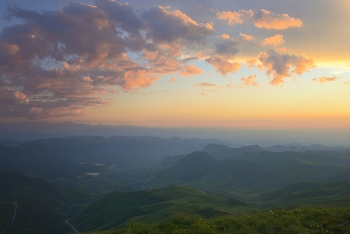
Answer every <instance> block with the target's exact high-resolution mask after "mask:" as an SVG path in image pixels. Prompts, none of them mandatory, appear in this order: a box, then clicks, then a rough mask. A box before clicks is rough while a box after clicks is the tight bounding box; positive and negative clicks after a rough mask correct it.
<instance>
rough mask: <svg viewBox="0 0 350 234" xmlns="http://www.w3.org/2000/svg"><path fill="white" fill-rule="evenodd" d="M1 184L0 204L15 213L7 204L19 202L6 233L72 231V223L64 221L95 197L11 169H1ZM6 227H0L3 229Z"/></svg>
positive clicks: (89, 193)
mask: <svg viewBox="0 0 350 234" xmlns="http://www.w3.org/2000/svg"><path fill="white" fill-rule="evenodd" d="M0 188H1V193H0V207H2V208H4V209H6V210H8V212H10V213H11V214H13V208H12V210H11V208H8V204H9V202H16V203H17V204H18V209H17V215H16V218H15V222H14V223H13V225H12V226H11V228H10V229H9V230H8V231H6V233H63V232H67V231H70V229H69V226H67V225H66V224H62V222H64V220H65V219H68V218H69V217H70V216H72V215H73V214H76V213H78V212H80V211H81V210H82V209H83V208H84V207H86V206H87V205H88V204H90V203H91V202H93V201H94V200H96V196H95V195H94V194H93V193H91V192H87V191H84V192H82V191H79V190H78V189H69V190H68V189H63V188H60V187H58V186H56V185H53V184H51V183H49V182H47V181H44V180H40V179H37V178H31V177H28V176H25V175H22V174H19V173H14V172H8V171H0ZM1 210H3V209H1ZM2 212H3V211H2ZM8 224H9V223H7V225H8ZM5 227H6V226H5ZM5 227H0V230H3V229H4V228H5ZM2 228H3V229H2Z"/></svg>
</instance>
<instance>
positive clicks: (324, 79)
mask: <svg viewBox="0 0 350 234" xmlns="http://www.w3.org/2000/svg"><path fill="white" fill-rule="evenodd" d="M338 78H339V77H337V76H332V77H327V76H323V77H320V78H313V79H312V80H313V81H317V82H320V83H322V84H323V83H326V82H332V81H336V80H337V79H338Z"/></svg>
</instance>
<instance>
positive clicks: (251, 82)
mask: <svg viewBox="0 0 350 234" xmlns="http://www.w3.org/2000/svg"><path fill="white" fill-rule="evenodd" d="M241 81H242V82H243V85H246V86H258V83H257V82H256V75H253V76H248V77H247V78H244V77H242V78H241Z"/></svg>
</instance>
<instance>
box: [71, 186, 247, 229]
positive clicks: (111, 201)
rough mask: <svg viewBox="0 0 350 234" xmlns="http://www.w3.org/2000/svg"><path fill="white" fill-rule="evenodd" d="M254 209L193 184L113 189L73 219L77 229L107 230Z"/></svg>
mask: <svg viewBox="0 0 350 234" xmlns="http://www.w3.org/2000/svg"><path fill="white" fill-rule="evenodd" d="M249 209H253V208H252V207H246V206H244V204H242V203H241V202H239V201H238V200H235V199H230V198H227V197H223V196H218V195H215V194H210V193H206V192H203V191H201V190H198V189H194V188H185V187H177V186H170V187H167V188H161V189H153V190H147V191H137V192H133V193H111V194H110V195H109V196H107V197H106V198H104V199H102V200H100V201H98V202H96V203H94V204H93V205H91V206H90V207H88V208H87V209H86V210H85V211H84V212H83V213H82V214H80V215H78V216H77V217H75V218H73V219H72V220H71V223H73V224H74V225H75V226H76V227H77V229H78V230H81V231H90V230H106V229H110V228H116V227H121V226H124V225H126V224H127V223H130V222H143V223H152V222H160V221H165V220H168V219H170V218H172V217H174V216H175V215H179V214H200V215H202V216H205V217H213V216H217V215H223V214H229V213H234V212H241V211H242V210H249Z"/></svg>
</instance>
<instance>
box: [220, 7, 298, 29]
mask: <svg viewBox="0 0 350 234" xmlns="http://www.w3.org/2000/svg"><path fill="white" fill-rule="evenodd" d="M216 17H217V18H218V19H219V20H227V22H228V25H230V26H233V25H235V24H243V23H244V21H248V22H252V23H253V24H254V25H255V27H257V28H266V29H286V28H290V27H301V26H302V25H303V22H302V21H301V20H300V19H297V18H292V17H290V16H289V15H288V14H276V13H273V12H270V11H268V10H265V9H260V10H254V11H253V10H240V11H221V12H217V14H216Z"/></svg>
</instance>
